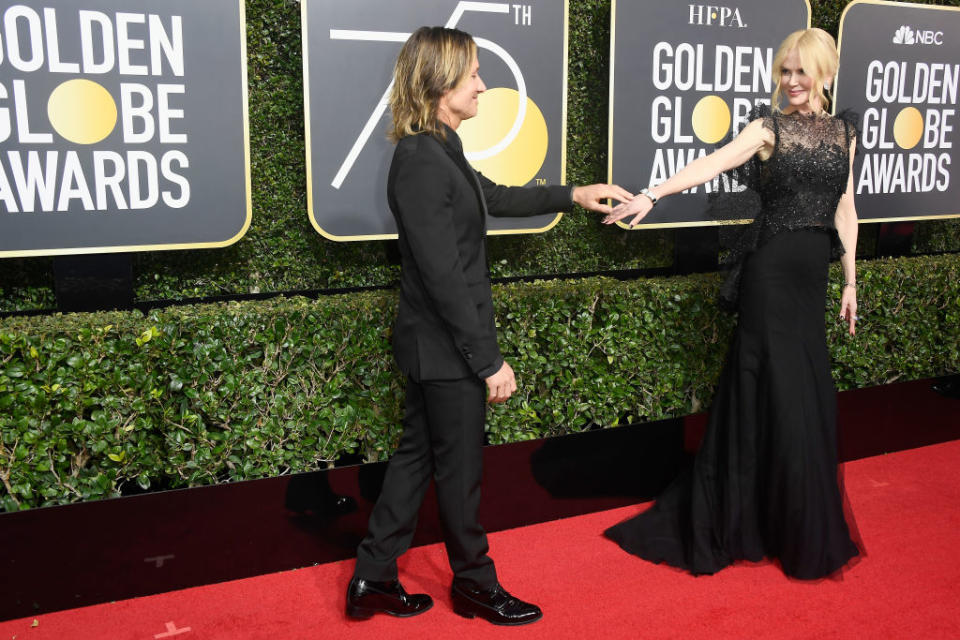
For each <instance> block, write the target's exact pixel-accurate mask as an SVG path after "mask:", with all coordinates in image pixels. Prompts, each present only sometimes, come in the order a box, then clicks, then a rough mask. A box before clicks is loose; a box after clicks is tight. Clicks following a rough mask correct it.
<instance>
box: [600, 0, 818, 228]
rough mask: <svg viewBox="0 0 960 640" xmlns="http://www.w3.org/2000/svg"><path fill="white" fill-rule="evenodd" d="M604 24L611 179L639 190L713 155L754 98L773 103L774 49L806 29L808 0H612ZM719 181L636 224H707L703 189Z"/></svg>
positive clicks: (665, 205)
mask: <svg viewBox="0 0 960 640" xmlns="http://www.w3.org/2000/svg"><path fill="white" fill-rule="evenodd" d="M611 22H612V24H611V27H610V34H611V35H610V40H611V42H610V140H609V145H610V147H609V156H608V158H609V176H610V181H611V182H615V183H617V184H620V185H621V186H623V187H624V188H626V189H628V190H630V191H632V192H637V191H639V190H640V189H641V188H643V187H646V186H655V185H657V184H660V183H661V182H663V181H664V180H666V179H667V178H668V177H670V176H671V175H673V174H674V173H676V172H677V171H679V170H680V169H682V168H683V167H684V166H686V165H687V164H689V163H690V162H692V161H693V160H695V159H696V158H698V157H701V156H704V155H706V154H708V153H710V152H712V151H714V150H715V149H716V148H717V146H718V143H721V142H722V141H723V140H725V139H726V138H728V137H729V136H731V135H736V133H738V132H739V131H740V129H741V128H743V126H744V125H746V124H747V121H748V117H749V115H750V112H751V110H752V109H753V108H754V106H755V105H756V104H758V103H760V102H765V103H767V104H770V95H771V94H772V93H773V89H774V87H773V86H772V85H771V71H772V69H771V65H772V64H773V56H774V54H775V53H776V51H777V46H778V45H779V44H780V42H781V41H782V40H783V39H784V38H785V37H786V36H787V35H789V34H790V33H792V32H793V31H796V30H797V29H804V28H806V27H808V26H809V24H810V5H809V4H808V3H807V1H806V0H741V1H740V2H737V3H736V4H735V5H734V4H731V5H727V6H715V5H707V4H691V3H681V2H661V1H660V0H613V11H612V17H611ZM718 187H719V188H725V189H729V188H730V187H731V185H720V184H719V183H718V182H716V181H714V182H713V183H708V184H706V185H704V186H702V187H695V188H693V189H690V190H688V191H686V192H684V193H682V194H677V195H675V196H671V197H670V198H667V199H664V200H663V201H662V202H660V203H659V204H658V205H657V206H656V207H655V208H654V209H653V210H652V211H651V212H650V214H649V215H647V216H646V217H645V218H644V219H643V221H642V222H641V223H640V224H639V225H638V226H637V227H635V228H636V229H642V228H647V229H649V228H658V227H679V226H700V225H706V224H714V223H715V221H713V220H711V219H710V217H709V215H708V214H707V194H709V193H710V192H711V191H713V190H716V189H717V188H718ZM621 226H624V225H622V224H621Z"/></svg>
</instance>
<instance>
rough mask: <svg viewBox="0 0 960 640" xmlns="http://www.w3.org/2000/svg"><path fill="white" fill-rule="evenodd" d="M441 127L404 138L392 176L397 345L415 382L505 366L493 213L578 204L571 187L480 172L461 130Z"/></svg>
mask: <svg viewBox="0 0 960 640" xmlns="http://www.w3.org/2000/svg"><path fill="white" fill-rule="evenodd" d="M445 130H446V133H447V136H446V140H440V139H439V137H437V136H433V135H429V134H419V135H411V136H407V137H405V138H403V139H401V140H400V141H399V142H398V143H397V147H396V150H395V151H394V154H393V161H392V163H391V165H390V173H389V177H388V179H387V198H388V201H389V205H390V211H391V212H393V215H394V217H395V218H396V220H397V228H398V230H399V243H400V258H401V269H402V273H401V276H400V306H399V310H398V313H397V321H396V324H395V325H394V333H393V350H394V355H395V357H396V359H397V364H398V365H399V366H400V369H401V370H402V371H403V373H405V374H406V375H408V376H410V377H411V378H412V379H413V380H416V381H420V380H454V379H460V378H468V377H471V376H477V377H479V378H481V379H483V378H486V377H488V376H490V375H493V374H494V373H496V372H497V371H498V370H499V369H500V367H501V366H502V364H503V358H502V357H501V355H500V349H499V347H498V346H497V329H496V324H495V321H494V316H493V299H492V297H491V290H490V272H489V270H488V268H487V253H486V233H487V226H486V214H487V212H489V213H490V215H494V216H530V215H537V214H542V213H550V212H555V211H569V210H570V209H571V208H572V207H573V202H572V200H571V193H572V189H571V188H570V187H567V186H557V187H503V186H500V185H497V184H494V183H493V182H491V181H490V180H488V179H487V178H485V177H483V176H482V175H480V174H477V173H476V172H474V170H473V169H472V168H471V167H470V165H469V164H468V163H467V161H466V159H465V158H464V156H463V150H462V146H461V143H460V138H459V136H457V134H456V132H455V131H454V130H453V129H451V128H449V127H445Z"/></svg>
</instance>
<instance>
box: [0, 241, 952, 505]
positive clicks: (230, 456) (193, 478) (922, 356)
mask: <svg viewBox="0 0 960 640" xmlns="http://www.w3.org/2000/svg"><path fill="white" fill-rule="evenodd" d="M859 280H860V282H861V283H862V285H861V291H860V298H861V301H860V304H861V309H860V313H861V315H862V316H863V319H862V321H861V323H860V329H859V332H858V334H857V336H856V338H855V339H850V338H849V337H848V336H846V335H845V334H844V333H843V331H842V327H841V326H840V325H839V324H838V323H837V321H836V312H837V309H836V308H835V307H836V300H838V299H839V287H838V286H837V284H834V285H833V286H832V290H831V298H832V301H831V303H830V305H829V308H828V309H827V311H826V316H825V317H826V319H827V322H828V326H829V328H830V332H829V343H830V348H831V350H832V353H833V357H834V372H833V373H834V378H835V380H836V382H837V385H838V387H839V388H840V389H850V388H855V387H862V386H869V385H876V384H883V383H887V382H891V381H894V380H904V379H915V378H919V377H925V376H934V375H941V374H946V373H952V372H957V371H958V370H960V332H958V331H957V327H958V326H960V257H958V256H955V255H948V256H935V257H921V258H909V259H901V260H878V261H872V262H867V263H864V264H862V265H861V266H860V268H859ZM833 282H834V283H839V282H840V274H839V271H838V269H837V267H836V266H835V267H834V274H833ZM718 283H719V277H718V276H717V275H716V274H711V275H699V276H693V277H683V278H680V277H677V278H665V279H648V280H635V281H631V282H620V281H616V280H611V279H602V278H593V279H584V280H576V281H546V282H537V283H519V284H511V285H503V286H498V287H496V288H495V294H494V295H495V303H496V305H497V309H498V322H499V325H500V336H501V344H502V348H503V351H504V354H505V356H506V357H507V358H508V359H509V360H510V361H511V362H512V363H513V365H514V367H515V369H516V372H517V377H518V380H519V383H520V390H519V392H518V393H517V394H516V396H514V397H513V398H512V399H511V400H510V401H509V402H508V403H507V404H506V405H503V406H498V407H495V408H493V409H492V411H491V412H490V418H489V424H488V429H489V437H490V441H491V442H493V443H502V442H511V441H518V440H524V439H532V438H540V437H545V436H550V435H558V434H564V433H572V432H577V431H580V430H582V429H584V428H587V427H588V426H590V425H592V424H598V425H602V426H612V425H615V424H618V423H619V422H620V421H623V420H626V421H629V422H635V421H645V420H656V419H660V418H664V417H668V416H676V415H685V414H689V413H691V412H695V411H698V410H700V409H702V408H703V407H704V406H705V405H706V404H707V403H709V401H710V398H711V394H712V390H713V386H714V384H715V381H716V378H717V375H718V373H719V368H720V366H721V363H722V360H723V357H724V355H725V350H726V348H727V344H728V339H729V333H730V330H731V328H732V323H733V320H732V317H731V316H729V315H726V314H723V313H721V312H720V311H718V308H717V306H716V305H715V304H714V303H713V298H714V296H715V294H716V290H717V286H718ZM395 304H396V294H395V293H394V292H390V291H376V292H366V293H361V294H356V295H343V296H333V297H324V298H320V299H318V300H307V299H305V298H291V299H282V298H280V299H274V300H271V301H265V302H249V303H229V304H216V305H199V306H185V307H178V308H168V309H163V310H157V311H154V312H152V313H150V314H149V315H147V316H144V315H142V314H139V313H117V312H115V313H97V314H72V315H53V316H44V317H32V318H31V317H19V318H7V319H4V320H0V420H2V425H0V427H2V428H0V431H2V438H3V448H2V450H0V480H2V484H3V488H2V489H0V505H2V508H3V509H5V510H14V509H23V508H29V507H36V506H41V505H51V504H61V503H67V502H72V501H78V500H89V499H95V498H103V497H108V496H114V495H118V494H120V493H127V492H130V491H136V490H139V489H138V487H139V488H143V489H147V488H173V487H185V486H195V485H203V484H210V483H214V482H220V481H227V480H241V479H248V478H262V477H269V476H274V475H277V474H283V473H289V472H296V471H306V470H310V469H317V468H322V467H324V466H326V465H328V464H330V463H331V462H332V461H334V460H336V459H337V458H339V457H341V456H342V455H344V454H348V453H356V454H361V455H362V456H363V457H364V459H366V460H368V461H373V460H382V459H385V458H386V457H387V456H388V455H389V453H390V452H391V451H392V449H393V447H394V446H395V442H396V439H397V437H398V433H399V423H400V412H401V405H402V380H401V378H400V375H399V374H398V372H397V371H396V369H395V367H394V365H393V363H392V360H391V355H390V348H389V334H390V322H391V319H392V317H393V314H394V306H395Z"/></svg>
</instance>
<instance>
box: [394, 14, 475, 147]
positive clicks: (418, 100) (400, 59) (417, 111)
mask: <svg viewBox="0 0 960 640" xmlns="http://www.w3.org/2000/svg"><path fill="white" fill-rule="evenodd" d="M476 53H477V45H476V43H475V42H474V41H473V37H471V36H470V34H468V33H465V32H463V31H460V30H459V29H448V28H446V27H420V28H419V29H417V30H416V31H414V32H413V34H411V36H410V37H409V38H408V39H407V41H406V42H405V43H404V44H403V47H402V48H401V49H400V55H399V56H397V63H396V65H395V66H394V70H393V89H392V90H391V91H390V111H391V113H392V115H393V123H392V125H391V127H390V131H389V132H388V134H387V137H388V138H390V140H392V141H393V142H397V141H398V140H400V139H401V138H404V137H406V136H410V135H415V134H418V133H428V134H432V135H435V136H438V137H439V138H441V139H443V138H445V137H446V132H445V130H444V128H443V125H442V124H441V123H440V122H439V120H437V108H438V107H439V105H440V98H441V97H442V96H443V94H444V93H446V92H447V91H449V90H451V89H453V88H454V87H456V86H457V84H459V83H460V81H461V80H462V79H463V78H464V77H466V75H467V74H468V73H469V72H470V66H471V64H472V63H473V59H474V57H475V56H476Z"/></svg>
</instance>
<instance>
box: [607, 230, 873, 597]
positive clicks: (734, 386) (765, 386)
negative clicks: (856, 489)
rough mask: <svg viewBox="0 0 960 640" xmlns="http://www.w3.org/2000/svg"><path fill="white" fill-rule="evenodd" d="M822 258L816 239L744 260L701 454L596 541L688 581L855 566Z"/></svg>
mask: <svg viewBox="0 0 960 640" xmlns="http://www.w3.org/2000/svg"><path fill="white" fill-rule="evenodd" d="M829 259H830V236H829V235H828V234H827V233H825V232H821V231H817V230H805V231H793V232H783V233H780V234H778V235H776V236H775V237H773V238H772V239H771V240H770V241H768V242H767V243H766V244H764V245H763V246H762V247H761V248H760V249H759V250H757V251H756V252H754V253H753V254H752V255H751V256H750V257H749V258H748V259H747V262H746V264H745V265H744V269H743V275H742V280H741V284H740V301H739V322H738V326H737V330H736V333H735V336H734V339H733V343H732V344H731V346H730V352H729V354H728V356H727V362H726V364H725V366H724V370H723V373H722V375H721V378H720V382H719V385H718V387H717V393H716V396H715V398H714V404H713V407H712V409H711V412H710V419H709V423H708V426H707V430H706V433H705V435H704V439H703V443H702V444H701V447H700V449H699V451H698V452H697V455H696V457H695V459H694V462H693V465H692V467H691V468H689V469H687V470H686V471H685V472H684V473H683V474H682V475H681V476H680V477H678V478H677V479H676V480H675V481H674V482H673V483H672V484H671V485H670V486H669V487H668V488H667V489H666V490H665V491H664V492H663V494H662V495H661V496H660V497H659V498H658V499H657V501H656V503H655V504H654V506H653V507H651V508H650V509H648V510H647V511H645V512H643V513H641V514H640V515H638V516H636V517H634V518H632V519H630V520H627V521H625V522H622V523H620V524H618V525H616V526H614V527H611V528H610V529H608V530H607V531H606V535H607V536H608V537H610V538H611V539H613V540H614V541H616V542H617V543H618V544H619V545H620V546H621V547H623V548H624V549H625V550H626V551H629V552H630V553H632V554H635V555H637V556H640V557H642V558H645V559H647V560H650V561H652V562H656V563H660V562H666V563H667V564H670V565H673V566H675V567H679V568H682V569H686V570H688V571H690V572H691V573H694V574H711V573H715V572H717V571H719V570H720V569H722V568H724V567H726V566H727V565H729V564H731V563H732V562H734V561H736V560H741V559H744V560H751V561H758V560H761V559H763V558H764V557H768V558H773V559H777V560H778V561H779V562H780V564H781V566H782V568H783V571H784V572H785V573H786V574H787V575H789V576H793V577H796V578H802V579H813V578H819V577H823V576H826V575H828V574H830V573H833V572H834V571H836V570H837V569H839V568H841V567H842V566H843V565H845V564H846V563H847V562H848V561H849V560H850V559H851V558H853V557H854V556H856V555H858V553H859V552H858V549H857V545H856V544H855V543H854V542H853V540H852V539H851V535H850V528H849V527H848V526H847V522H846V520H845V517H844V508H843V506H844V505H843V496H842V493H841V488H840V486H839V483H838V476H837V437H836V391H835V389H834V386H833V381H832V379H831V377H830V359H829V353H828V351H827V345H826V329H825V324H824V305H825V300H826V288H827V275H828V268H829Z"/></svg>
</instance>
